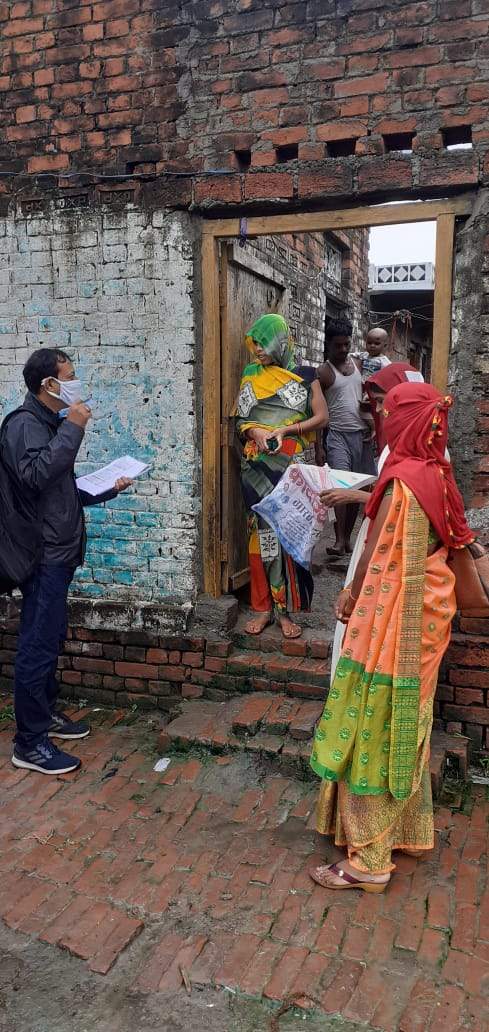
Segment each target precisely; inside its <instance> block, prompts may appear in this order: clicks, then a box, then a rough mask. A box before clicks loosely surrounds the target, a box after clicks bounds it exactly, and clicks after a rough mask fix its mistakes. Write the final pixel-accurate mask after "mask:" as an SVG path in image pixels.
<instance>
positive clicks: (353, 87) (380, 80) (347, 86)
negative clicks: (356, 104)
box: [333, 72, 388, 97]
mask: <svg viewBox="0 0 489 1032" xmlns="http://www.w3.org/2000/svg"><path fill="white" fill-rule="evenodd" d="M387 88H388V75H387V72H378V73H377V74H376V75H365V76H361V77H360V78H358V79H343V80H342V82H336V83H335V85H334V88H333V92H334V96H335V97H353V96H357V95H358V94H362V93H367V94H368V95H369V96H372V94H375V93H383V92H384V91H385V90H386V89H387Z"/></svg>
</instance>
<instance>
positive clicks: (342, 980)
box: [321, 960, 364, 1014]
mask: <svg viewBox="0 0 489 1032" xmlns="http://www.w3.org/2000/svg"><path fill="white" fill-rule="evenodd" d="M363 971H364V968H363V966H362V964H359V963H358V961H357V960H343V961H342V962H341V966H340V968H339V970H338V973H337V975H336V976H335V977H334V979H333V981H332V982H331V984H330V986H329V988H328V989H327V990H326V992H325V993H324V995H323V997H322V1001H321V1002H322V1006H323V1010H325V1011H326V1014H341V1013H342V1012H343V1009H344V1008H345V1007H346V1005H347V1004H348V1003H349V1001H350V1000H351V998H352V996H353V993H354V992H355V989H356V987H357V985H358V982H359V981H360V978H361V975H362V973H363Z"/></svg>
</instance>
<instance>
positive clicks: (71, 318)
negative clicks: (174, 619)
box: [0, 205, 200, 601]
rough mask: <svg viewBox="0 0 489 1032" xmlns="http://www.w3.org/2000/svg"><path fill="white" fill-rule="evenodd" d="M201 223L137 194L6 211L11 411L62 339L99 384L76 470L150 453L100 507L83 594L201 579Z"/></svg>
mask: <svg viewBox="0 0 489 1032" xmlns="http://www.w3.org/2000/svg"><path fill="white" fill-rule="evenodd" d="M193 233H194V230H193V227H192V223H191V219H190V217H189V216H188V215H185V214H182V213H180V214H178V213H174V214H165V213H164V212H162V211H155V212H153V213H151V212H147V211H141V210H136V209H135V208H131V207H124V208H123V210H121V211H119V212H118V211H114V210H111V209H109V208H107V207H106V208H104V207H103V206H102V207H100V208H99V209H98V210H96V211H94V210H78V211H76V210H74V211H72V212H66V211H63V210H58V209H57V206H56V205H51V206H47V208H46V210H45V211H44V212H38V213H37V214H36V215H32V214H29V213H27V214H25V213H23V212H22V209H21V208H20V209H19V210H18V211H17V213H16V214H12V215H11V216H10V217H8V218H7V219H2V220H0V243H1V254H0V380H1V406H0V408H1V412H2V414H4V413H5V412H7V411H9V410H10V409H12V408H14V407H15V405H16V404H17V403H18V402H20V401H21V399H22V397H23V393H24V392H23V391H22V389H21V385H22V383H23V381H22V375H21V372H22V365H23V363H24V362H25V360H26V359H27V357H28V355H29V354H30V353H31V352H32V351H33V349H34V348H36V347H39V346H40V344H41V343H44V344H45V345H46V346H52V345H56V346H59V347H61V348H65V349H67V350H68V352H69V354H70V355H72V356H73V359H74V361H75V363H76V366H77V369H78V371H79V373H80V376H81V379H82V380H83V381H84V383H85V384H86V385H87V392H88V393H87V396H88V394H91V395H92V396H93V412H94V419H93V422H92V423H91V427H90V430H89V432H88V433H87V436H86V439H85V443H84V446H83V448H82V451H81V452H80V460H81V461H80V462H79V464H78V465H77V471H78V472H79V473H83V472H88V471H89V470H91V469H93V468H96V467H97V466H98V465H102V464H103V463H105V462H107V461H110V460H111V459H112V458H116V457H117V456H120V455H124V454H132V455H134V456H136V457H141V458H142V459H144V460H145V461H148V462H150V463H151V473H150V476H149V477H147V478H144V479H142V480H141V481H139V482H138V483H137V484H136V486H135V488H134V491H133V492H131V493H128V494H123V495H120V496H119V498H117V499H116V500H115V501H113V502H111V503H109V504H108V505H106V506H104V507H102V506H101V507H98V508H94V509H91V510H89V514H88V520H89V547H88V553H87V560H86V565H85V567H84V568H83V570H80V571H79V572H78V574H77V577H76V581H75V585H74V590H75V593H76V594H82V595H86V596H88V597H90V598H98V597H101V596H106V597H109V598H113V599H121V600H122V599H129V598H130V599H131V600H134V599H141V600H144V601H150V600H154V601H158V600H160V599H162V598H168V597H169V596H170V597H176V598H180V599H181V600H185V599H188V598H189V597H193V596H194V595H195V593H196V591H197V589H198V586H199V571H198V563H199V555H198V550H197V548H196V544H197V540H198V520H199V510H200V485H199V481H198V470H199V468H200V463H199V461H198V459H197V452H196V448H197V430H198V418H197V415H196V399H195V378H194V369H195V363H196V360H197V359H198V357H199V355H198V351H197V349H196V342H195V333H194V306H193V275H194V270H193Z"/></svg>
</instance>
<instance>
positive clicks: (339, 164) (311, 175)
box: [299, 159, 352, 197]
mask: <svg viewBox="0 0 489 1032" xmlns="http://www.w3.org/2000/svg"><path fill="white" fill-rule="evenodd" d="M351 189H352V170H351V168H350V167H349V165H348V164H347V162H346V161H345V160H344V161H341V160H340V159H336V160H335V161H334V163H333V162H331V163H330V167H328V169H327V171H322V172H301V173H300V174H299V197H321V196H326V195H328V194H335V193H340V194H346V193H349V192H350V191H351Z"/></svg>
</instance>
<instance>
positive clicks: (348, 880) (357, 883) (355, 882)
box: [310, 864, 390, 892]
mask: <svg viewBox="0 0 489 1032" xmlns="http://www.w3.org/2000/svg"><path fill="white" fill-rule="evenodd" d="M321 871H328V872H330V873H331V874H334V875H335V877H336V878H340V879H341V881H342V882H343V884H341V885H332V884H331V882H328V881H325V879H324V878H323V877H322V876H321V873H320V872H321ZM310 876H311V878H312V880H313V881H315V882H316V883H317V885H321V886H322V887H323V889H361V890H362V892H384V891H385V889H386V888H387V886H388V884H389V882H390V877H389V878H388V879H387V881H385V882H370V881H362V880H361V879H360V878H355V877H354V876H353V875H352V874H348V872H347V871H344V870H343V869H342V868H341V867H339V865H338V864H330V865H329V866H325V867H316V869H315V870H314V871H310Z"/></svg>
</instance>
